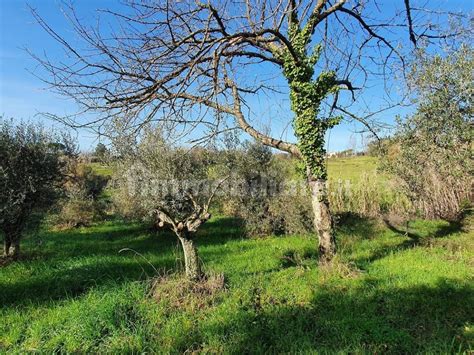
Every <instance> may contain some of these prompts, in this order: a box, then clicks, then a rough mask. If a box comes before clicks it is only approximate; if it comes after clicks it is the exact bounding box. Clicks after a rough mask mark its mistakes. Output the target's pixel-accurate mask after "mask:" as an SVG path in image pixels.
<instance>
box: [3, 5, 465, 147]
mask: <svg viewBox="0 0 474 355" xmlns="http://www.w3.org/2000/svg"><path fill="white" fill-rule="evenodd" d="M386 1H387V2H388V3H391V0H386ZM400 1H401V0H400ZM473 3H474V1H469V0H445V1H441V2H440V4H444V5H446V6H447V7H448V8H450V9H451V10H463V11H472V10H473V8H474V5H473ZM28 4H29V5H30V6H32V7H34V8H36V9H37V10H38V11H39V12H40V14H41V15H42V16H44V17H45V18H46V20H47V21H48V23H50V24H51V25H52V27H54V28H55V29H57V30H59V32H62V33H64V32H65V33H68V32H67V31H70V30H69V28H68V27H67V23H66V21H65V19H64V17H63V15H62V14H61V11H60V7H61V2H60V1H58V0H30V1H28ZM75 4H76V6H77V9H78V13H79V15H80V16H82V17H83V18H84V19H86V20H88V19H89V18H91V19H92V18H93V16H94V12H95V10H96V9H97V8H98V7H112V8H116V7H117V6H118V5H117V4H118V1H113V0H100V1H99V0H96V1H94V0H81V1H76V2H75ZM24 47H27V48H29V49H31V50H32V51H33V52H35V53H38V54H43V53H47V54H48V56H60V55H61V54H62V53H61V52H60V51H61V49H60V47H58V46H57V44H56V43H55V42H54V41H53V40H52V39H51V38H50V37H49V36H48V35H47V34H46V33H45V32H44V31H42V30H41V28H40V27H39V25H38V24H36V23H35V22H34V20H33V18H32V16H31V14H30V12H29V9H28V7H27V2H26V1H24V0H0V115H4V116H5V117H13V118H15V119H25V120H28V119H29V120H41V121H43V122H44V123H45V125H47V126H54V125H56V124H55V123H53V122H51V121H45V119H44V118H42V117H41V116H38V115H36V114H37V113H38V112H53V113H56V114H68V113H72V112H74V111H75V110H76V107H75V106H74V104H73V103H72V102H70V101H68V100H65V99H64V98H61V97H59V96H57V95H55V94H53V93H51V92H50V91H49V90H47V88H45V86H44V84H43V83H42V82H41V81H40V80H39V79H37V78H36V77H35V76H34V75H32V74H31V73H30V72H29V71H35V65H36V64H35V62H34V60H33V59H31V58H30V57H29V55H28V54H27V53H26V52H25V51H24V49H23V48H24ZM371 95H372V97H367V98H366V100H368V101H370V100H375V101H376V100H377V97H376V92H373V93H372V94H371ZM278 106H279V105H278V103H275V102H272V101H271V100H270V101H269V102H267V103H266V107H267V109H268V108H273V109H275V108H277V107H278ZM269 112H270V111H269ZM396 113H404V111H400V110H399V111H397V112H391V113H389V114H387V115H386V116H385V117H384V118H383V119H384V120H385V121H387V122H389V121H391V120H392V118H393V116H394V115H395V114H396ZM35 115H36V116H35ZM269 117H272V114H270V115H269ZM268 124H269V125H270V126H272V125H277V124H280V123H275V122H272V121H271V119H269V121H268ZM359 129H360V127H358V126H357V125H354V124H348V123H346V124H342V125H339V126H337V127H336V128H334V129H332V130H331V132H330V134H329V136H328V138H329V140H328V145H327V148H328V151H338V150H342V149H347V148H349V147H352V146H353V145H354V144H357V145H358V146H359V147H360V145H361V136H360V135H359V134H354V133H353V132H354V131H357V130H359ZM77 135H78V140H79V143H80V147H81V149H83V150H90V149H91V148H93V147H94V146H95V145H96V144H97V143H98V139H97V137H96V136H95V135H94V134H93V133H91V132H87V131H79V132H78V133H77ZM289 139H290V140H291V137H290V138H289Z"/></svg>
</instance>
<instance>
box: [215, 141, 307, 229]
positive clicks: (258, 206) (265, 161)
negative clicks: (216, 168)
mask: <svg viewBox="0 0 474 355" xmlns="http://www.w3.org/2000/svg"><path fill="white" fill-rule="evenodd" d="M238 148H239V149H234V150H230V151H227V152H225V154H227V155H228V156H229V157H231V158H232V161H229V162H228V166H229V167H230V168H231V169H232V173H233V175H232V178H233V179H234V181H235V183H234V184H232V186H233V191H232V193H230V194H224V195H223V196H221V197H220V201H221V204H222V208H223V212H224V213H225V214H226V215H232V216H237V217H239V218H240V219H241V221H242V223H243V226H244V228H245V232H246V234H247V235H248V236H250V237H258V236H268V235H271V234H298V233H308V232H310V231H311V201H310V199H309V196H308V189H307V186H305V185H304V184H302V182H303V181H302V179H301V178H300V177H299V176H298V174H297V172H296V170H297V166H296V164H294V162H293V161H292V160H291V157H290V156H289V155H287V154H285V155H282V154H280V155H277V154H273V153H272V151H271V149H270V148H269V147H268V146H265V145H263V144H262V143H260V142H258V141H254V142H244V144H243V145H242V146H241V147H238ZM229 160H230V159H229Z"/></svg>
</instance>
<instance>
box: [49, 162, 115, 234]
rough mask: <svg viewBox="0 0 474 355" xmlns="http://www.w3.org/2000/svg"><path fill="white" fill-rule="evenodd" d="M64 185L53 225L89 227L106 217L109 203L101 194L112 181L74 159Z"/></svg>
mask: <svg viewBox="0 0 474 355" xmlns="http://www.w3.org/2000/svg"><path fill="white" fill-rule="evenodd" d="M67 170H68V174H67V179H66V181H65V183H64V191H65V194H64V196H63V198H62V199H61V200H60V203H59V206H58V207H59V208H58V213H57V214H56V215H55V216H53V218H52V221H53V223H54V224H55V225H56V226H57V227H59V228H75V227H80V226H88V225H90V224H91V223H92V222H94V221H97V220H100V219H102V218H103V217H104V216H105V210H106V208H107V202H106V201H105V200H103V199H102V198H101V194H102V192H103V190H104V188H105V186H106V185H107V182H108V178H107V177H104V176H101V175H98V174H96V173H95V172H94V171H93V170H92V168H91V167H90V166H88V165H87V164H85V163H83V162H81V161H79V160H78V159H77V157H71V158H70V159H69V161H68V169H67Z"/></svg>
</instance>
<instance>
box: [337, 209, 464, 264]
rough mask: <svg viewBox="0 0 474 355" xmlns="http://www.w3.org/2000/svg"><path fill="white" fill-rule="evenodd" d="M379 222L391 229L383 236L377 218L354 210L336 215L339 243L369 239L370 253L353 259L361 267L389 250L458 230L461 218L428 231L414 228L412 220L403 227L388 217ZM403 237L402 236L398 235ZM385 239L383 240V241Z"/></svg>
mask: <svg viewBox="0 0 474 355" xmlns="http://www.w3.org/2000/svg"><path fill="white" fill-rule="evenodd" d="M382 222H383V226H384V227H385V228H387V229H388V230H389V231H391V232H392V234H391V235H390V236H388V239H387V236H385V237H384V238H385V240H383V239H381V240H380V243H376V242H377V238H380V237H381V235H382V234H383V233H384V229H383V228H382V225H381V221H379V220H376V219H372V218H367V217H363V216H360V215H358V214H355V213H345V214H341V215H339V216H338V225H337V234H339V235H342V240H341V244H342V246H343V247H345V246H348V249H349V250H350V249H351V248H353V246H354V245H355V244H356V243H357V242H358V241H360V240H373V241H374V243H373V246H372V247H371V251H370V255H368V256H364V257H358V258H356V259H355V260H352V261H354V262H355V263H356V264H357V265H358V266H359V267H364V266H365V265H367V263H372V262H374V261H376V260H379V259H382V258H384V257H386V256H388V255H390V254H393V253H396V252H400V251H403V250H407V249H410V248H413V247H416V246H418V245H424V243H426V242H429V241H430V240H432V239H433V238H444V237H447V236H449V235H451V234H452V233H455V232H459V231H461V230H462V223H461V222H450V223H448V224H435V223H434V224H433V225H432V226H431V228H429V230H428V231H426V230H423V229H422V228H421V229H420V228H418V225H417V224H416V223H415V224H414V225H413V224H409V228H408V230H407V229H406V227H399V226H397V225H395V224H393V223H391V222H390V221H389V220H386V219H384V220H382ZM395 238H396V239H399V240H400V241H399V242H396V243H393V242H390V239H392V240H394V239H395ZM401 238H404V239H401ZM384 241H385V243H384Z"/></svg>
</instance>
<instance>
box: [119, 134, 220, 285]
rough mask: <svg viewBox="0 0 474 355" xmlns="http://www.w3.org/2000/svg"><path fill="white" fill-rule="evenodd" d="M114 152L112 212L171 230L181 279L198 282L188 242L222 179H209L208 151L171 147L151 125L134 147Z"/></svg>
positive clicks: (207, 214)
mask: <svg viewBox="0 0 474 355" xmlns="http://www.w3.org/2000/svg"><path fill="white" fill-rule="evenodd" d="M125 141H127V140H125ZM119 142H120V141H119ZM122 142H123V141H122ZM118 144H123V143H118ZM115 148H116V149H117V153H118V155H119V158H118V161H117V163H116V165H115V167H114V174H113V178H112V187H113V189H114V190H115V191H114V200H115V204H116V206H117V208H118V211H119V212H121V213H122V214H123V215H125V216H128V217H134V218H142V219H145V220H148V221H152V223H153V224H154V225H155V226H156V227H157V228H166V229H169V230H171V231H172V232H174V234H175V235H176V236H177V237H178V239H179V241H180V243H181V245H182V248H183V252H184V259H185V269H186V276H187V277H188V278H190V279H199V278H201V277H202V276H203V272H202V270H201V264H200V260H199V257H198V252H197V248H196V246H195V244H194V239H195V235H196V232H197V231H198V229H199V228H200V227H201V226H202V225H203V224H204V223H205V222H207V221H208V220H209V218H210V217H211V214H210V211H209V208H210V205H211V202H212V200H213V198H214V196H215V194H216V191H217V189H218V188H219V187H220V186H221V185H222V183H223V182H224V181H225V178H224V179H222V178H221V179H219V180H218V179H213V176H212V175H213V172H215V169H212V166H213V161H212V160H211V159H210V156H209V154H208V152H206V151H204V150H194V151H190V150H189V149H186V148H183V147H177V146H174V145H172V144H171V143H169V142H167V141H166V140H165V139H164V138H163V134H162V130H161V129H160V128H157V127H151V126H149V127H147V128H145V129H144V131H143V135H141V136H140V139H139V141H138V143H136V144H135V145H129V144H127V145H126V146H123V145H122V146H118V147H117V146H116V147H115Z"/></svg>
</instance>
